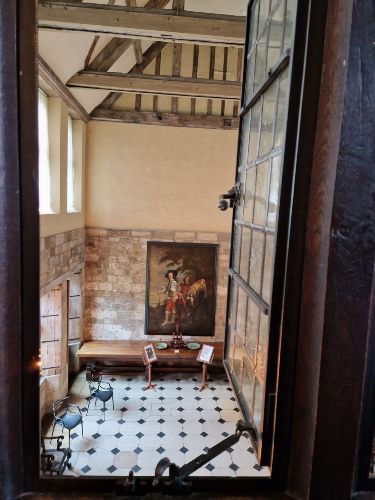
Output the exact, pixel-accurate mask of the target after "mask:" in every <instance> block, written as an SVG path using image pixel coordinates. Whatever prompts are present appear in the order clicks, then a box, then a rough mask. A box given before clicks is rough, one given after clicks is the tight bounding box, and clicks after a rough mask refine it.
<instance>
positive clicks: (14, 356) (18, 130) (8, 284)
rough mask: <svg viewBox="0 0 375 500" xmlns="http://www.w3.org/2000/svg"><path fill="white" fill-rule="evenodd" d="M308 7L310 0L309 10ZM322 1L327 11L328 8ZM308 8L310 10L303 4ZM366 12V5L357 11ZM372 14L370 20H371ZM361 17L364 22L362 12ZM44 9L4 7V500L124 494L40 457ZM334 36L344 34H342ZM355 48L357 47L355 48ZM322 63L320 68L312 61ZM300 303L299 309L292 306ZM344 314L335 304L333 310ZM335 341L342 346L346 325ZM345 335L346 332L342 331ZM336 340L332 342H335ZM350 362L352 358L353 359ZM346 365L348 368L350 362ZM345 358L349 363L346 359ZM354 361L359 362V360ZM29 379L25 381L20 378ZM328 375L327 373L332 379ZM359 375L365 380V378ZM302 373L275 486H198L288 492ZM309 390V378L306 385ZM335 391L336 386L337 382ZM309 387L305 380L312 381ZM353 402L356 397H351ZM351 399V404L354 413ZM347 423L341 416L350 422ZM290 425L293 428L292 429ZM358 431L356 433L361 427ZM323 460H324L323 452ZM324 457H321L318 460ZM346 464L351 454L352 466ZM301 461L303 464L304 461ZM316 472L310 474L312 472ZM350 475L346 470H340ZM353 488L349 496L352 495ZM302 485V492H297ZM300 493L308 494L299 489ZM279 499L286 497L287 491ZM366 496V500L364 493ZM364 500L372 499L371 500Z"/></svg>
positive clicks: (311, 67) (290, 323)
mask: <svg viewBox="0 0 375 500" xmlns="http://www.w3.org/2000/svg"><path fill="white" fill-rule="evenodd" d="M307 3H308V2H307V1H306V2H305V1H301V2H300V4H301V5H302V4H304V5H307ZM363 3H364V4H366V6H367V10H364V11H363V13H362V14H361V16H362V18H361V19H360V21H361V22H358V19H357V20H356V23H357V24H356V33H357V36H358V37H359V38H360V32H361V30H362V31H363V28H362V27H363V26H365V25H366V19H367V20H368V19H371V13H373V11H372V10H371V8H370V5H371V2H370V1H364V2H363ZM318 4H319V5H318ZM323 4H326V2H312V3H311V11H310V17H309V28H310V33H309V38H310V39H312V40H314V43H312V44H309V46H308V49H307V52H306V62H307V64H306V67H305V87H304V93H303V97H302V105H301V112H300V116H299V130H300V131H301V132H303V134H301V135H300V140H299V147H298V151H297V154H296V161H297V164H303V165H304V168H303V169H301V170H299V169H298V170H297V177H296V182H297V183H300V185H301V186H302V187H303V188H304V189H302V190H301V191H298V193H297V197H296V199H295V200H294V203H295V206H296V207H299V208H300V210H295V211H294V213H293V220H292V223H291V233H290V242H291V244H292V246H291V250H294V251H295V252H296V253H295V254H294V252H292V251H290V252H289V256H291V255H292V256H294V255H297V254H298V255H299V256H300V257H301V258H300V259H299V260H298V265H297V266H295V261H294V258H292V257H290V259H289V260H288V263H287V265H288V266H289V267H290V266H294V267H296V269H295V272H294V273H293V274H289V275H288V273H287V277H288V280H287V281H286V284H285V303H284V313H287V314H286V315H284V318H283V324H284V326H285V327H290V328H291V330H292V331H293V332H294V336H293V335H292V336H291V337H289V339H288V342H287V344H288V345H283V348H282V360H281V363H282V364H285V359H287V358H288V357H289V358H290V359H295V351H296V335H297V333H296V332H297V328H298V323H299V307H298V304H299V302H300V295H299V291H300V287H301V276H302V266H303V258H302V255H303V248H304V237H305V231H304V228H305V224H306V210H307V204H308V201H307V199H306V198H307V197H306V192H307V191H308V185H309V180H310V179H309V175H306V172H308V173H309V172H310V166H311V162H312V151H313V146H314V137H315V127H316V109H317V101H318V94H319V88H320V76H321V59H322V52H323V44H324V36H325V16H326V8H327V5H323ZM301 8H302V7H301ZM359 10H360V6H359V8H358V9H357V11H359ZM366 16H367V17H366ZM359 17H360V16H359ZM34 21H35V4H34V2H32V1H30V0H14V2H0V59H1V61H2V65H1V67H0V86H1V88H0V90H1V91H0V132H1V133H0V174H1V176H2V181H3V182H2V185H1V197H0V199H1V203H0V223H1V225H2V227H3V228H6V238H3V241H2V243H1V246H0V264H1V266H2V268H1V269H2V272H1V273H0V290H1V294H0V307H1V311H2V332H1V340H2V354H3V357H2V363H0V379H1V381H2V387H3V391H4V392H3V394H2V396H3V397H2V404H1V405H0V442H1V453H0V477H1V489H2V495H3V497H4V499H7V500H8V499H9V500H10V499H14V498H16V497H17V495H19V494H21V493H22V492H26V491H50V492H52V491H64V492H65V493H69V491H70V492H72V491H75V492H81V493H84V492H93V491H95V492H96V493H97V494H100V493H101V492H104V491H107V492H111V491H114V481H113V480H112V479H108V480H107V479H106V480H104V479H102V480H96V479H92V480H91V479H86V480H80V481H76V480H75V479H71V480H69V478H66V479H63V480H59V479H56V480H53V481H47V480H40V479H39V477H38V474H39V470H38V469H39V467H38V463H37V460H36V457H37V456H38V455H39V439H38V432H37V428H38V424H39V415H38V413H39V412H38V405H37V404H36V402H37V401H38V399H39V391H38V378H39V377H38V369H37V364H36V363H37V360H38V349H39V345H38V344H39V342H38V340H39V339H38V335H37V333H36V332H37V331H38V328H39V326H38V325H39V298H38V294H39V234H38V222H39V221H38V203H37V192H38V190H37V135H36V131H37V122H36V111H37V109H36V88H37V81H36V70H37V68H36V64H35V61H36V33H35V28H36V25H35V22H34ZM332 32H334V29H332ZM354 45H355V44H354ZM309 62H313V64H308V63H309ZM295 298H296V299H297V301H296V302H295V303H294V307H293V308H290V307H287V306H288V304H291V303H293V299H295ZM329 306H330V307H331V308H333V309H334V305H332V304H329ZM334 333H335V335H334V336H333V335H331V336H330V338H331V339H333V340H335V339H336V336H337V329H336V331H335V332H334ZM340 333H341V332H340ZM328 343H329V339H328ZM329 347H330V346H328V348H327V346H324V352H325V353H326V354H325V359H324V360H323V363H322V364H323V367H324V368H325V370H326V371H327V370H328V369H329V366H330V359H331V358H332V356H333V355H334V354H333V351H330V349H329ZM343 361H344V360H343ZM343 361H342V362H343ZM342 362H341V363H342ZM352 364H353V365H354V363H352ZM20 374H22V376H20ZM323 375H324V373H323ZM354 375H355V376H356V380H358V378H359V376H358V377H357V374H354ZM294 381H295V375H294V373H292V370H289V371H288V372H283V371H281V372H280V384H281V385H280V387H281V386H283V387H287V386H288V385H289V389H288V390H287V391H286V392H285V394H283V403H284V402H285V405H283V406H285V408H286V410H285V411H284V412H283V413H278V414H277V419H276V426H277V428H276V434H275V451H276V455H275V457H274V463H275V464H277V463H279V464H280V462H283V459H284V462H283V464H284V465H283V466H282V467H280V468H277V467H276V465H275V468H274V470H273V479H272V481H268V480H265V481H262V480H261V481H249V480H240V479H236V480H231V481H229V480H220V479H219V478H215V479H214V481H196V482H195V486H196V489H201V490H205V489H206V491H207V489H208V488H209V489H210V492H212V491H221V492H222V493H223V494H225V493H226V492H229V493H230V494H233V490H234V488H235V490H236V493H238V494H241V493H242V494H245V495H248V494H249V493H252V494H254V495H255V494H256V491H258V492H260V491H262V492H263V493H264V492H265V491H267V490H268V491H270V490H274V491H275V490H276V491H279V492H280V491H282V490H284V487H285V484H286V471H287V467H288V460H289V454H290V446H289V435H290V432H291V423H290V418H289V417H290V415H291V408H292V402H293V401H292V400H293V391H292V389H291V387H293V386H294ZM304 383H305V385H306V386H307V384H308V382H306V381H305V382H304ZM328 385H331V386H333V385H334V384H333V382H331V383H330V384H328ZM302 387H303V383H302ZM321 392H322V394H320V397H319V404H320V406H321V407H322V409H323V410H322V412H321V414H319V415H318V419H319V422H321V421H323V419H324V417H325V415H324V409H328V410H330V408H331V406H332V403H329V401H328V400H327V398H328V396H327V394H325V393H324V392H323V391H321ZM347 398H348V396H347ZM347 398H346V399H345V407H346V408H347V407H349V405H348V403H347ZM342 420H343V419H342V418H341V421H342ZM282 429H284V431H282ZM329 430H330V427H329V425H323V426H321V427H320V432H319V433H317V436H316V438H315V436H312V437H311V439H314V438H315V440H316V441H317V443H318V446H317V447H316V448H317V452H319V450H323V449H324V447H325V446H327V440H326V439H325V433H326V434H328V433H329ZM353 433H354V431H353ZM353 433H352V434H353ZM339 449H340V447H339V446H337V445H336V442H335V446H333V447H332V449H331V448H329V449H328V453H326V454H325V455H324V457H323V458H324V460H321V465H319V464H318V463H315V462H316V461H314V464H313V470H312V473H311V476H310V477H311V480H312V481H315V482H314V483H313V485H314V489H313V492H315V493H316V492H317V491H319V488H320V491H324V487H325V484H327V481H326V478H325V477H324V474H321V472H322V467H324V466H325V464H326V463H327V462H328V463H331V464H332V454H333V453H334V452H335V451H336V452H337V451H338V450H339ZM320 458H322V455H320ZM317 460H319V458H317ZM345 460H346V458H344V461H345ZM294 465H296V459H294ZM305 473H307V469H305ZM339 473H340V470H338V472H337V474H339ZM333 481H334V482H336V483H335V484H337V485H340V486H341V484H342V481H341V478H339V479H338V480H336V477H334V479H333ZM345 488H347V486H346V484H345V485H343V486H342V487H341V489H340V491H348V490H347V489H346V490H345ZM292 489H293V488H292ZM297 489H298V488H297ZM277 498H282V496H281V494H278V495H277ZM361 498H362V497H361ZM363 498H364V497H363Z"/></svg>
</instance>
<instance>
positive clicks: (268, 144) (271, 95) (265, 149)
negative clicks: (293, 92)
mask: <svg viewBox="0 0 375 500" xmlns="http://www.w3.org/2000/svg"><path fill="white" fill-rule="evenodd" d="M277 87H278V82H277V81H276V82H274V83H273V84H272V85H271V87H270V88H269V89H268V90H267V91H266V93H265V94H264V98H263V108H262V124H261V128H260V141H259V156H264V155H266V154H268V153H269V152H270V151H271V148H272V144H273V128H274V123H275V109H276V97H277Z"/></svg>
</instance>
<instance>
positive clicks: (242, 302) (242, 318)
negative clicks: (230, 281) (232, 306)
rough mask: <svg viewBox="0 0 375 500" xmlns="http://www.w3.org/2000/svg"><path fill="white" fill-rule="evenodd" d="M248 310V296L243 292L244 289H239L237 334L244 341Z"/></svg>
mask: <svg viewBox="0 0 375 500" xmlns="http://www.w3.org/2000/svg"><path fill="white" fill-rule="evenodd" d="M246 310H247V295H246V293H245V292H244V291H243V290H242V288H241V287H239V289H238V305H237V324H236V332H237V334H238V335H240V336H241V338H242V339H244V338H245V327H246Z"/></svg>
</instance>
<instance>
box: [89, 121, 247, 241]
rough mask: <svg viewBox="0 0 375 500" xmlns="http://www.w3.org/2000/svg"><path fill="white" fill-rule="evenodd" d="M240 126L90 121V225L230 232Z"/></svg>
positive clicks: (116, 227)
mask: <svg viewBox="0 0 375 500" xmlns="http://www.w3.org/2000/svg"><path fill="white" fill-rule="evenodd" d="M236 148H237V131H227V130H205V129H198V128H196V129H189V128H172V127H158V126H152V125H133V124H120V123H106V122H90V123H89V124H88V126H87V150H86V152H87V162H86V226H89V227H106V228H115V229H119V228H127V229H154V230H180V231H218V232H229V231H230V226H231V215H232V212H231V210H228V211H227V212H220V211H219V210H218V209H217V200H218V195H219V194H220V193H223V192H225V191H227V190H228V189H229V188H231V187H232V186H233V184H234V183H235V178H234V174H235V160H236Z"/></svg>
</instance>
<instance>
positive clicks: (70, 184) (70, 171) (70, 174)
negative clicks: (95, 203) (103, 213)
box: [67, 116, 77, 212]
mask: <svg viewBox="0 0 375 500" xmlns="http://www.w3.org/2000/svg"><path fill="white" fill-rule="evenodd" d="M67 210H68V212H76V211H77V210H76V207H75V204H74V148H73V120H72V118H71V117H70V116H68V154H67Z"/></svg>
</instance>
